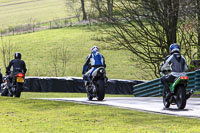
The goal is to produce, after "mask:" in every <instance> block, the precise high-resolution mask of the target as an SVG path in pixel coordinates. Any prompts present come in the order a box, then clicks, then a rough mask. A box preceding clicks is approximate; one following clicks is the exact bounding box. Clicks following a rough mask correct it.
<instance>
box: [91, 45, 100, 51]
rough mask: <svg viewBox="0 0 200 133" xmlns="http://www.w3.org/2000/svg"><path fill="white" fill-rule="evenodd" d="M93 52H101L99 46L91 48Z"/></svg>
mask: <svg viewBox="0 0 200 133" xmlns="http://www.w3.org/2000/svg"><path fill="white" fill-rule="evenodd" d="M91 52H92V53H93V52H99V48H98V47H97V46H94V47H92V48H91Z"/></svg>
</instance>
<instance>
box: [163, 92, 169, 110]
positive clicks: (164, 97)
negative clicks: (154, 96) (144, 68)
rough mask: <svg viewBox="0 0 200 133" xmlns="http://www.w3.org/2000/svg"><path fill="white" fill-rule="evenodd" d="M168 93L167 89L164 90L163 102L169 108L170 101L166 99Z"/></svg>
mask: <svg viewBox="0 0 200 133" xmlns="http://www.w3.org/2000/svg"><path fill="white" fill-rule="evenodd" d="M166 95H167V91H165V90H164V91H163V104H164V106H165V108H169V106H170V102H169V100H166Z"/></svg>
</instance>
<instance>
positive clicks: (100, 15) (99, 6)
mask: <svg viewBox="0 0 200 133" xmlns="http://www.w3.org/2000/svg"><path fill="white" fill-rule="evenodd" d="M95 2H96V9H97V11H98V12H99V18H102V11H101V10H102V9H101V0H95Z"/></svg>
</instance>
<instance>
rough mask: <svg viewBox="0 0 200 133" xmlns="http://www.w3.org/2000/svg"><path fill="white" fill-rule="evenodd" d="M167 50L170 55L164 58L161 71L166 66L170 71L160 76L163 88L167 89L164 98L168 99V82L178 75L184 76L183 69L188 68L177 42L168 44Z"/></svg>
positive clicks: (169, 92) (169, 94)
mask: <svg viewBox="0 0 200 133" xmlns="http://www.w3.org/2000/svg"><path fill="white" fill-rule="evenodd" d="M169 52H170V55H168V56H167V57H166V58H165V61H164V63H163V65H162V66H161V72H163V71H165V70H166V69H168V68H169V69H170V71H171V72H170V73H168V74H167V75H164V76H163V77H162V78H161V83H162V84H163V86H164V90H165V91H167V95H166V99H169V98H170V96H171V91H170V89H169V82H173V81H174V80H175V79H176V78H177V77H179V76H185V75H186V73H185V71H187V70H188V67H187V62H186V59H185V57H184V56H182V55H181V54H180V46H179V45H178V44H177V43H173V44H171V45H170V48H169Z"/></svg>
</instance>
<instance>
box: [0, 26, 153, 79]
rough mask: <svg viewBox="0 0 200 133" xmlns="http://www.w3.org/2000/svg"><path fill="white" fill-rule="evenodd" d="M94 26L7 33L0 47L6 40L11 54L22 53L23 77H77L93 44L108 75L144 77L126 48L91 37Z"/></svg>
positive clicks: (110, 76) (0, 57)
mask: <svg viewBox="0 0 200 133" xmlns="http://www.w3.org/2000/svg"><path fill="white" fill-rule="evenodd" d="M98 28H99V27H98V26H78V27H67V28H62V29H54V30H45V31H40V32H35V33H30V34H23V35H16V36H7V37H4V38H3V41H0V46H1V45H2V42H3V44H4V45H8V44H9V42H10V44H11V45H12V46H13V53H12V54H11V56H12V55H14V52H15V51H18V52H21V53H22V59H23V60H24V61H25V62H26V64H27V68H28V72H27V76H56V75H57V76H75V77H81V76H82V67H83V64H84V62H85V59H86V57H87V56H88V54H89V53H90V49H91V47H92V46H94V45H97V46H99V47H100V51H101V53H102V54H103V55H104V56H105V60H106V65H107V68H106V71H107V76H108V78H110V79H135V80H144V79H148V76H146V75H145V74H144V73H143V74H142V72H143V71H142V70H141V68H140V67H136V66H134V62H132V61H131V58H134V56H133V55H132V54H131V53H130V52H129V51H127V50H107V49H103V46H104V44H103V43H100V42H98V41H95V40H94V37H95V36H98V35H99V32H98ZM63 47H65V48H66V52H64V53H65V54H66V55H67V57H68V59H67V64H66V71H65V72H64V74H63V71H62V70H64V69H63V64H62V60H61V58H62V57H60V56H59V53H60V52H59V50H60V49H63ZM56 51H57V52H56ZM56 53H57V54H58V59H57V62H56V61H55V57H57V56H56V55H55V54H56ZM1 54H2V52H1ZM2 57H3V56H2V55H1V56H0V59H1V60H3V58H2ZM55 62H56V63H57V64H55ZM0 66H3V62H0ZM55 66H56V69H55ZM2 71H3V72H4V71H5V68H2ZM150 78H151V77H149V79H150Z"/></svg>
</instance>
